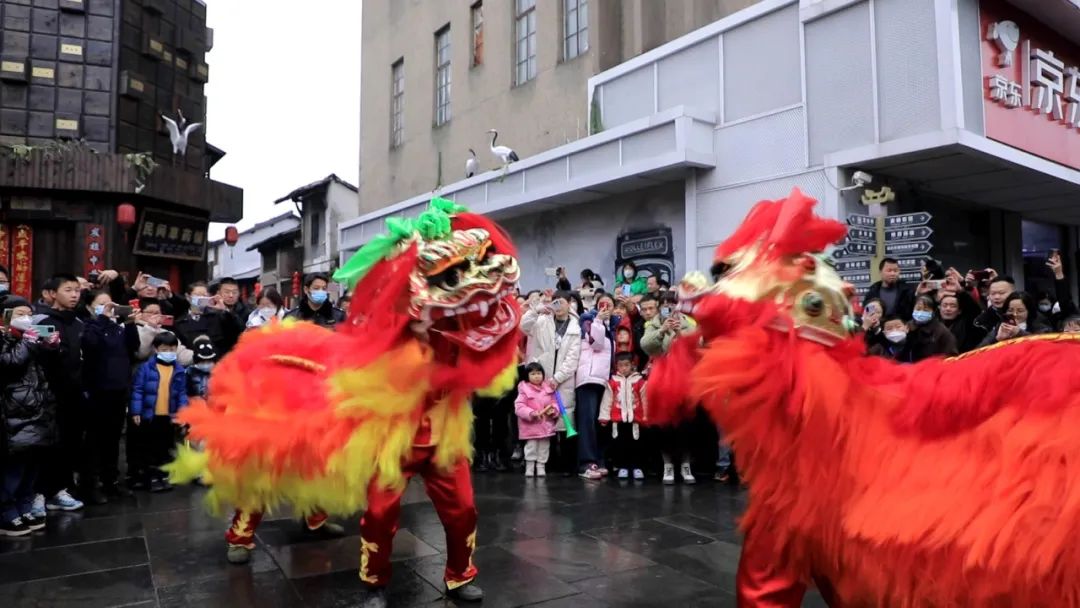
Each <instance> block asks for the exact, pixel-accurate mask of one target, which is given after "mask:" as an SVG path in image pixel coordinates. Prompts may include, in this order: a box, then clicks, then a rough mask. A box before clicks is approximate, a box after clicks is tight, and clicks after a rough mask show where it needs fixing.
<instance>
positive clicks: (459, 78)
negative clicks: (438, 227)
mask: <svg viewBox="0 0 1080 608" xmlns="http://www.w3.org/2000/svg"><path fill="white" fill-rule="evenodd" d="M756 1H757V0H664V1H661V0H487V1H484V0H365V1H364V11H363V17H362V20H363V24H362V28H361V29H362V34H361V35H362V44H363V57H362V68H361V69H362V71H361V81H362V86H361V110H360V113H361V121H360V124H361V127H360V129H361V137H360V141H361V144H360V209H361V213H367V212H371V211H375V210H378V209H380V208H383V207H385V206H387V205H390V204H393V203H396V202H398V201H401V200H404V199H406V198H409V197H411V196H413V195H416V194H419V193H422V192H430V191H432V190H434V189H436V188H438V187H440V186H444V185H446V184H450V183H452V182H455V181H458V180H460V179H461V178H463V177H464V176H465V175H464V170H465V161H466V159H467V158H468V156H469V149H470V148H471V149H473V150H475V152H476V155H477V157H478V160H479V163H480V167H481V168H482V170H489V169H493V168H497V167H499V166H500V165H499V161H498V160H497V159H496V158H495V157H494V156H493V155H492V154H491V152H490V149H489V148H490V144H491V136H490V135H488V134H487V131H488V130H489V129H497V130H498V131H499V140H498V144H500V145H507V146H510V147H512V148H513V149H514V150H515V151H516V152H517V154H518V156H519V157H521V158H527V157H531V156H534V155H535V154H537V153H540V152H543V151H544V150H548V149H551V148H554V147H556V146H560V145H564V144H566V143H569V142H573V141H576V140H578V139H581V138H583V137H585V136H587V135H588V134H589V133H590V112H589V104H588V95H587V91H588V88H587V87H586V82H587V81H588V79H589V78H590V77H592V76H594V75H596V74H598V73H600V72H602V71H604V70H606V69H609V68H611V67H613V66H616V65H618V64H620V63H622V62H624V61H626V60H628V59H630V58H632V57H636V56H638V55H640V54H641V53H643V52H646V51H649V50H650V49H653V48H656V47H658V46H660V45H662V44H663V43H665V42H667V41H670V40H673V39H675V38H678V37H679V36H682V35H683V34H686V33H687V32H690V31H693V30H695V29H697V28H699V27H701V26H703V25H706V24H708V23H711V22H713V21H715V20H717V19H720V18H722V17H724V16H726V15H728V14H730V13H733V12H735V11H737V10H739V9H741V8H744V7H746V6H749V5H752V4H754V3H755V2H756ZM599 126H600V124H599V121H597V122H594V123H593V124H592V130H593V131H595V130H597V129H598V128H599Z"/></svg>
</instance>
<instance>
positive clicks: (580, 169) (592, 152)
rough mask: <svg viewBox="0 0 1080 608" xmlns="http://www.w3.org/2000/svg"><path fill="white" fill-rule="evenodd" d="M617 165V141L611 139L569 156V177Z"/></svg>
mask: <svg viewBox="0 0 1080 608" xmlns="http://www.w3.org/2000/svg"><path fill="white" fill-rule="evenodd" d="M618 165H619V142H617V141H613V142H610V143H606V144H604V145H602V146H598V147H596V148H592V149H589V150H585V151H583V152H579V153H577V154H574V155H573V156H571V157H570V177H571V179H573V178H575V177H577V176H579V175H585V174H588V173H592V172H595V171H603V170H605V169H610V168H611V167H612V166H618Z"/></svg>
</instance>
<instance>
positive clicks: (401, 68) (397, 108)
mask: <svg viewBox="0 0 1080 608" xmlns="http://www.w3.org/2000/svg"><path fill="white" fill-rule="evenodd" d="M404 142H405V60H404V59H398V60H397V62H396V63H395V64H394V65H393V66H391V68H390V147H391V148H396V147H398V146H400V145H401V144H402V143H404Z"/></svg>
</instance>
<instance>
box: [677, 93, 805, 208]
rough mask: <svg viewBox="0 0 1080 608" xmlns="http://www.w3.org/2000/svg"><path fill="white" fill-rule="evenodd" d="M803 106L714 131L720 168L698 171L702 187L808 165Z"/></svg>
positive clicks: (797, 168) (763, 175) (708, 188)
mask: <svg viewBox="0 0 1080 608" xmlns="http://www.w3.org/2000/svg"><path fill="white" fill-rule="evenodd" d="M803 112H804V110H803V108H801V107H799V108H792V109H791V110H785V111H783V112H778V113H776V114H770V115H768V116H764V117H762V118H759V119H757V120H748V121H746V122H741V123H737V124H734V125H731V126H727V127H721V128H718V129H716V131H715V132H714V134H715V136H714V139H713V141H714V142H715V144H714V145H715V149H716V158H717V163H716V169H715V170H713V171H701V172H699V173H698V190H699V191H700V190H710V189H716V188H722V187H724V186H730V185H733V184H738V183H743V182H749V181H753V180H760V179H767V178H770V177H775V176H777V175H786V174H790V173H795V172H797V171H800V170H802V169H805V168H806V158H805V156H806V153H805V150H806V144H805V142H806V131H805V129H804V124H803Z"/></svg>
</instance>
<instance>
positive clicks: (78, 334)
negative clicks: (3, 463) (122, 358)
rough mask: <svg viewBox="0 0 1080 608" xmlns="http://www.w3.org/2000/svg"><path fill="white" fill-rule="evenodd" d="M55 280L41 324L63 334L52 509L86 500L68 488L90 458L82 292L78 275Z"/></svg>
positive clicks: (56, 384)
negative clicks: (49, 301)
mask: <svg viewBox="0 0 1080 608" xmlns="http://www.w3.org/2000/svg"><path fill="white" fill-rule="evenodd" d="M53 281H54V283H53V284H55V285H56V289H55V291H54V292H53V304H52V308H49V309H47V310H45V311H43V314H44V318H43V319H42V320H41V321H40V322H39V324H40V325H45V326H50V327H52V328H53V330H54V331H56V332H57V333H59V334H60V354H59V357H60V364H59V365H58V366H57V367H56V368H55V371H54V372H53V373H52V374H51V375H50V377H49V383H50V384H51V385H52V387H53V391H54V392H55V394H56V401H57V418H56V421H57V427H58V430H59V433H60V443H59V445H58V447H57V448H56V449H53V450H51V452H50V455H49V457H48V458H47V463H46V465H45V470H44V471H43V476H42V483H41V487H42V488H43V489H44V492H43V493H44V494H45V496H46V499H47V502H46V507H48V508H49V509H50V510H62V511H76V510H78V509H81V508H82V507H83V503H82V502H81V501H79V500H76V499H74V498H73V497H72V496H71V495H70V494H69V493H68V490H69V489H73V488H74V487H75V479H74V472H75V471H76V468H77V467H78V468H79V470H83V467H84V466H85V464H86V462H87V458H86V454H85V453H84V449H85V437H86V423H87V420H86V416H85V409H86V408H85V405H86V394H85V390H84V387H83V373H82V332H83V322H82V321H80V320H79V318H78V316H77V314H76V313H77V309H78V306H79V299H80V297H81V295H82V292H81V289H80V287H79V280H78V279H77V278H75V275H71V274H58V275H56V276H54V277H53Z"/></svg>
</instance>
